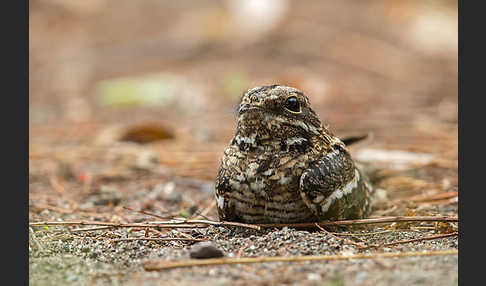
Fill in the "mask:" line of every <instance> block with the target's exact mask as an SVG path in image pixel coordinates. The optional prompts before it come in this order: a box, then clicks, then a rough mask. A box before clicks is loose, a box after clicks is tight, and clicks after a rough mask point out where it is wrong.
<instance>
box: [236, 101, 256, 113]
mask: <svg viewBox="0 0 486 286" xmlns="http://www.w3.org/2000/svg"><path fill="white" fill-rule="evenodd" d="M258 109H259V108H258V107H257V106H254V105H251V104H246V103H245V104H242V105H240V107H239V108H238V115H242V114H243V113H245V112H247V111H250V110H258Z"/></svg>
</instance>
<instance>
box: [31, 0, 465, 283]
mask: <svg viewBox="0 0 486 286" xmlns="http://www.w3.org/2000/svg"><path fill="white" fill-rule="evenodd" d="M47 2H49V3H50V4H49V5H46V4H45V3H47ZM57 2H59V1H31V4H30V5H31V12H30V18H31V19H30V23H31V33H32V36H31V45H30V49H31V52H30V65H31V68H30V85H29V86H30V92H31V95H30V111H29V116H30V118H29V119H30V126H29V135H30V137H29V222H30V226H29V246H28V247H29V280H30V285H144V286H148V285H280V284H284V285H321V286H324V285H335V286H337V285H372V286H378V285H457V283H458V256H457V253H456V251H457V250H458V235H457V234H458V225H457V222H456V221H454V218H457V216H458V192H459V190H458V174H457V171H458V149H457V147H458V134H457V133H458V127H457V55H456V54H455V53H454V52H451V53H442V54H441V53H432V52H430V51H429V52H428V53H422V52H419V48H418V47H413V46H411V45H409V44H408V42H406V41H405V42H403V41H402V42H401V40H400V39H402V38H400V37H401V36H400V35H397V34H394V33H396V32H397V31H401V32H403V31H405V28H406V27H408V26H407V23H406V21H405V20H403V19H402V20H403V21H402V22H400V21H397V20H396V19H395V18H394V19H388V20H387V19H381V20H380V21H385V20H386V21H389V22H386V23H388V24H389V25H386V24H383V23H382V22H380V21H378V22H374V21H373V19H375V17H378V16H376V15H375V14H373V13H374V12H373V13H372V14H369V15H368V14H366V13H371V12H370V11H376V10H373V9H367V6H366V5H365V4H361V3H362V2H360V1H355V2H350V1H342V2H339V3H340V4H336V3H337V2H334V1H330V2H326V1H315V2H314V4H313V5H314V6H316V7H314V8H313V6H312V5H309V6H304V5H301V6H300V5H295V6H294V7H293V9H291V11H292V13H293V14H294V15H293V17H287V18H286V19H285V20H284V21H283V23H282V24H281V25H280V26H278V27H277V28H274V30H272V31H273V32H272V33H270V34H264V35H265V36H261V37H258V38H256V39H252V40H251V41H250V40H248V41H247V42H245V41H246V40H245V38H244V37H242V36H241V35H240V34H237V36H235V35H233V33H232V32H228V33H225V30H224V29H225V27H224V25H221V26H218V25H217V26H215V25H214V23H212V24H211V22H210V21H209V24H208V26H204V29H202V32H201V31H199V32H201V33H202V34H203V36H204V37H202V36H201V37H198V36H197V35H195V33H197V31H193V30H191V31H192V32H191V33H192V34H191V33H188V32H187V31H188V29H185V28H184V27H186V26H184V24H185V23H187V22H191V21H192V22H191V23H192V24H193V25H192V27H195V26H198V24H197V23H196V24H194V22H197V21H205V22H204V23H207V21H208V19H226V18H225V17H222V15H220V14H221V13H223V12H221V11H222V10H221V9H220V8H218V7H219V6H217V5H216V8H215V7H212V6H207V7H206V6H205V8H206V9H203V10H200V11H202V12H200V13H201V14H197V13H192V14H191V13H187V14H186V15H189V16H187V17H183V19H184V20H183V21H182V20H181V21H180V22H177V21H176V20H175V19H179V18H177V17H178V16H177V15H179V14H180V13H179V12H180V11H186V10H184V9H182V8H179V7H177V8H176V7H173V6H172V5H171V4H168V3H169V1H154V2H153V3H152V2H151V1H147V3H148V2H150V3H152V4H151V5H152V6H150V5H148V4H147V6H144V5H139V4H137V5H136V4H132V3H134V2H132V1H120V3H121V2H123V3H125V4H123V5H121V4H120V5H117V6H113V8H112V9H110V10H111V12H110V13H111V14H110V15H112V17H111V18H110V20H109V21H111V22H108V23H109V24H110V25H107V23H106V22H104V21H108V20H106V17H104V16H103V13H101V12H100V13H98V14H97V12H96V9H97V8H96V7H95V8H92V10H89V9H88V10H86V9H87V8H86V7H84V8H83V9H85V10H82V9H81V8H80V7H81V6H79V7H74V8H73V7H67V8H66V7H63V8H62V9H65V10H62V9H61V10H62V12H58V10H57V9H60V8H55V7H57V6H56V5H61V6H62V5H67V4H62V1H60V2H59V3H57ZM88 2H89V3H97V2H100V3H101V2H106V1H88ZM88 2H87V3H88ZM188 2H190V1H188ZM203 2H204V1H203ZM363 2H364V1H363ZM375 2H376V3H375V4H374V5H378V3H381V2H380V1H375ZM385 2H386V3H387V1H384V2H383V3H385ZM389 2H391V1H389ZM411 2H412V1H411ZM418 2H420V1H418ZM43 3H44V4H43ZM55 3H57V4H55ZM162 3H163V4H162ZM191 3H199V1H194V2H191ZM201 3H202V2H201ZM292 3H293V4H295V3H294V2H292ZM100 5H101V4H100ZM131 5H134V7H131ZM164 5H168V7H165V6H164ZM201 5H203V4H201ZM380 5H381V4H380ZM383 5H385V6H386V5H387V4H383ZM155 6H157V7H155ZM158 6H164V7H163V9H162V8H161V9H160V10H157V9H156V8H160V7H158ZM196 6H197V5H196ZM317 6H319V7H317ZM349 6H353V7H354V8H355V9H350V7H349ZM53 7H54V8H53ZM97 7H98V6H97ZM100 7H101V6H100ZM211 7H212V8H211ZM380 7H381V6H380ZM186 8H187V9H188V10H190V9H197V7H196V8H194V7H192V5H191V7H186ZM213 8H214V9H213ZM317 8H319V9H321V10H319V11H320V12H319V11H317ZM375 8H376V7H375ZM378 8H379V7H378ZM385 8H386V7H385ZM66 9H67V10H66ZM70 9H71V10H70ZM77 9H81V10H82V12H79V13H78V11H77ZM90 9H91V8H90ZM137 9H139V10H137ZM178 9H182V10H178ZM289 9H290V8H289ZM326 9H327V10H326ZM340 9H342V11H348V12H349V13H356V15H359V17H360V18H359V19H360V21H363V22H359V21H358V22H356V23H367V24H361V26H359V27H357V26H353V25H358V24H356V23H354V24H349V25H347V24H345V23H346V22H345V20H344V18H340V17H338V16H339V14H340V13H335V12H333V11H335V10H338V11H341V10H340ZM380 9H381V8H380ZM401 9H404V10H407V9H411V8H410V7H406V5H404V6H401ZM66 11H68V12H66ZM87 11H88V12H87ZM93 11H94V12H93ZM133 11H138V12H139V13H135V12H133ZM155 11H164V12H163V13H162V12H161V13H162V14H163V15H158V16H157V15H156V16H157V17H156V18H157V20H159V21H160V23H159V24H160V25H159V26H158V27H156V28H154V26H153V25H149V24H148V23H145V22H144V21H145V18H150V17H155V16H154V13H155ZM191 11H192V10H191ZM194 11H195V10H194ZM322 11H330V12H326V13H324V14H325V15H323V12H322ZM393 11H395V10H393ZM407 11H408V10H407ZM132 12H133V13H132ZM409 12H410V11H409ZM86 13H88V14H89V15H87V14H86ZM164 13H165V14H164ZM178 13H179V14H178ZM198 13H199V12H198ZM196 14H197V15H200V16H197V17H196V16H195V15H196ZM117 15H118V16H120V17H118V16H117ZM136 15H148V16H146V17H141V16H138V18H136V17H137V16H136ZM201 15H202V16H201ZM387 15H388V14H387ZM390 15H391V14H390ZM400 15H402V14H400ZM407 15H409V14H407ZM410 15H411V14H410ZM125 16H126V17H129V18H125ZM162 16H163V17H162ZM176 16H177V17H176ZM130 17H134V19H132V18H130ZM171 17H173V18H171ZM356 17H358V16H356ZM390 17H391V16H390ZM45 18H48V19H50V20H49V21H48V22H49V24H46V23H47V22H46V21H44V20H45ZM88 18H89V21H87V20H86V19H88ZM135 18H136V20H135ZM309 18H312V19H315V21H314V22H312V21H308V20H307V19H309ZM356 19H358V18H356ZM86 23H88V24H86ZM169 23H170V24H173V26H170V25H169ZM397 23H399V24H400V25H402V26H400V27H401V28H400V29H402V30H400V29H396V28H397V27H395V26H393V25H399V24H397ZM111 25H112V26H111ZM164 25H168V27H169V28H167V29H165V28H164V29H165V30H164V29H162V28H161V27H166V26H164ZM178 25H179V26H178ZM181 25H182V26H181ZM47 27H48V28H47ZM79 27H83V29H80V28H79ZM110 27H111V28H113V27H117V29H114V28H113V30H110ZM142 27H145V28H144V29H145V30H143V29H142ZM160 29H162V30H163V31H161V30H160ZM171 29H172V30H171ZM228 29H230V28H228ZM387 29H389V30H387ZM311 31H312V32H311ZM180 32H181V33H182V32H187V33H188V34H187V35H185V36H186V38H184V40H182V38H178V37H177V35H179V34H178V33H180ZM314 32H318V33H319V35H322V37H315V33H314ZM135 34H136V35H137V37H135V36H134V35H135ZM337 34H339V35H340V37H335V35H337ZM127 35H131V38H130V37H129V36H127ZM262 35H263V34H262ZM124 37H125V38H124ZM164 37H168V38H169V40H167V39H166V38H164ZM191 37H193V38H191ZM201 39H203V40H201ZM239 41H240V42H239ZM53 42H56V43H57V44H56V45H52V44H49V43H53ZM309 43H313V45H309ZM83 45H85V46H83ZM357 46H359V47H360V49H354V48H355V47H357ZM444 49H445V48H444V46H441V51H442V52H443V50H444ZM132 51H135V52H132ZM322 51H325V53H323V52H322ZM54 59H55V60H54ZM154 73H156V75H155V82H157V84H159V85H154V84H152V83H153V82H154V76H153V74H154ZM126 76H131V77H133V78H126ZM112 79H118V80H119V81H118V82H117V81H112ZM273 83H281V84H286V85H291V86H295V87H297V88H299V89H301V90H303V91H304V92H305V93H306V94H307V95H308V96H309V98H310V101H311V104H312V106H313V107H314V109H315V111H316V112H317V113H318V114H319V115H320V117H321V119H322V120H323V121H324V122H325V123H326V124H329V125H330V129H331V130H332V131H333V132H334V133H335V134H336V135H337V136H339V137H341V138H344V137H348V136H357V135H363V134H372V136H370V137H369V138H368V139H366V140H364V141H362V142H359V143H356V144H353V145H351V146H350V147H349V148H350V151H351V154H352V156H353V157H354V158H355V159H356V160H357V161H358V162H360V163H361V164H362V165H363V167H364V169H365V171H366V172H367V173H368V174H369V176H370V178H371V179H372V181H373V185H374V188H375V191H376V203H375V205H374V208H373V213H372V214H371V218H384V217H401V216H407V217H417V218H421V217H423V216H429V217H448V218H452V221H440V219H438V220H437V221H427V220H422V221H421V220H417V221H408V222H393V221H386V222H382V223H372V224H361V225H351V226H343V225H342V226H338V227H336V226H334V227H331V226H323V227H322V229H321V228H318V227H314V226H312V227H308V228H305V229H302V228H298V227H291V226H287V227H268V228H261V229H258V230H257V229H254V228H251V227H249V226H228V225H215V224H209V223H201V222H199V223H194V222H193V221H194V220H204V221H213V222H217V221H218V218H217V212H216V208H215V200H214V181H215V178H216V174H217V168H218V165H219V163H220V159H221V156H222V154H223V150H224V149H225V148H226V146H227V144H228V143H229V141H230V139H231V138H232V136H233V134H234V131H235V128H236V118H235V115H234V108H235V105H236V104H237V102H238V97H239V96H240V95H241V94H242V93H243V92H244V91H245V89H247V88H251V87H253V86H256V85H263V84H273ZM412 83H413V84H412ZM127 84H128V85H127ZM144 84H145V85H150V88H152V89H143V88H141V87H143V86H144ZM120 86H123V87H124V88H122V89H119V88H120ZM154 86H155V87H154ZM117 88H118V89H117ZM137 88H141V90H142V92H141V93H142V94H143V93H144V92H143V91H145V92H146V93H150V90H153V88H156V89H157V91H158V93H157V94H158V95H162V97H161V98H158V100H159V101H158V102H157V103H156V104H155V103H154V102H149V103H147V102H142V103H140V102H138V101H140V98H141V97H140V98H137V97H136V96H135V98H134V97H131V98H128V99H127V98H121V99H120V98H117V97H116V96H114V95H117V91H120V90H128V89H129V90H131V91H133V93H134V94H137ZM134 90H135V91H134ZM152 95H153V94H152ZM174 219H177V223H179V224H180V223H182V222H183V223H182V224H184V225H185V226H181V225H179V226H177V225H174V223H175V221H174ZM184 220H186V221H185V222H184ZM161 221H166V222H167V221H169V223H172V225H165V226H164V227H155V226H153V225H148V224H150V223H152V224H154V223H155V222H159V223H160V222H161ZM202 240H208V241H212V242H213V243H214V244H215V245H216V246H217V247H218V248H220V249H221V250H222V251H223V252H224V254H225V257H226V259H242V260H241V261H242V262H243V260H244V259H246V258H258V257H310V256H331V257H330V258H333V259H330V260H321V261H279V262H255V263H239V264H220V265H207V266H186V267H175V268H170V269H160V270H152V269H149V267H147V265H151V264H150V263H152V265H160V264H159V263H160V261H166V262H174V261H179V262H187V263H190V262H191V261H193V260H191V259H190V256H189V251H190V249H191V247H192V246H193V245H194V244H196V243H198V242H199V241H202ZM410 253H414V254H417V253H419V254H421V256H407V255H409V254H410ZM427 254H435V255H430V256H426V255H427ZM354 255H368V256H367V257H366V258H357V257H354ZM384 255H390V256H393V257H385V256H384ZM335 256H336V257H339V258H340V259H337V258H336V257H335ZM343 257H347V259H341V258H343Z"/></svg>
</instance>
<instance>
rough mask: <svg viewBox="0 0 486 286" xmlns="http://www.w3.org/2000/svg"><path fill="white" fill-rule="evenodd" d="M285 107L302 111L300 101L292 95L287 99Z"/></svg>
mask: <svg viewBox="0 0 486 286" xmlns="http://www.w3.org/2000/svg"><path fill="white" fill-rule="evenodd" d="M285 108H287V109H288V110H290V111H292V112H300V103H299V100H298V99H297V97H295V96H291V97H289V98H287V100H286V101H285Z"/></svg>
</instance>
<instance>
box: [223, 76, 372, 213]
mask: <svg viewBox="0 0 486 286" xmlns="http://www.w3.org/2000/svg"><path fill="white" fill-rule="evenodd" d="M237 114H238V127H237V130H236V133H235V136H234V138H233V139H232V140H231V143H230V145H229V146H228V148H227V149H226V150H225V151H224V155H223V158H222V160H221V165H220V167H219V170H218V175H217V179H216V194H215V195H216V203H217V208H218V214H219V218H220V219H221V220H226V221H239V222H246V223H295V222H314V221H321V220H341V219H355V218H363V217H365V216H367V215H368V214H369V212H370V209H371V207H370V197H371V192H372V186H371V185H370V183H369V182H368V179H367V178H366V177H365V175H364V174H363V173H362V172H361V171H360V170H359V169H358V168H357V166H356V165H355V163H354V161H353V159H352V158H351V156H350V154H349V152H348V150H347V149H346V146H345V145H344V143H343V142H342V141H341V140H340V139H339V138H338V137H336V136H334V135H333V134H332V133H331V132H330V131H329V130H328V129H327V128H326V127H325V126H323V125H322V123H321V121H320V119H319V117H318V115H317V114H316V113H315V112H314V111H313V110H312V108H311V106H310V103H309V99H308V98H307V97H306V96H305V95H304V93H303V92H302V91H300V90H298V89H296V88H292V87H288V86H280V85H271V86H263V87H255V88H252V89H250V90H248V91H247V92H246V93H245V94H244V95H243V97H242V98H241V102H240V104H239V106H238V109H237Z"/></svg>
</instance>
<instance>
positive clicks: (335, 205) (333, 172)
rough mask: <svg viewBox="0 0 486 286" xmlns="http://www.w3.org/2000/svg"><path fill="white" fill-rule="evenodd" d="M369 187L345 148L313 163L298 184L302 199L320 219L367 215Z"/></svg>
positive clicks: (350, 217)
mask: <svg viewBox="0 0 486 286" xmlns="http://www.w3.org/2000/svg"><path fill="white" fill-rule="evenodd" d="M370 188H371V185H370V184H369V183H367V182H366V178H365V177H364V176H363V175H362V173H361V172H360V171H359V170H358V169H357V168H356V166H355V165H354V162H353V160H352V158H351V156H350V155H349V153H348V152H347V151H346V150H345V149H344V148H336V149H335V150H334V151H332V152H330V153H327V154H325V155H323V156H322V157H321V158H320V159H319V160H317V161H315V162H314V163H312V164H311V165H310V167H309V168H308V169H306V170H305V171H304V172H303V173H302V176H301V177H300V184H299V191H300V195H301V197H302V199H303V200H304V202H305V203H306V205H307V206H308V207H309V208H310V209H311V210H312V211H313V212H314V214H315V215H316V216H317V217H318V218H319V219H320V220H326V219H329V220H337V219H352V218H361V217H364V216H366V215H367V214H368V212H369V209H370V206H369V205H370V202H369V197H370V194H369V193H370Z"/></svg>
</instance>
